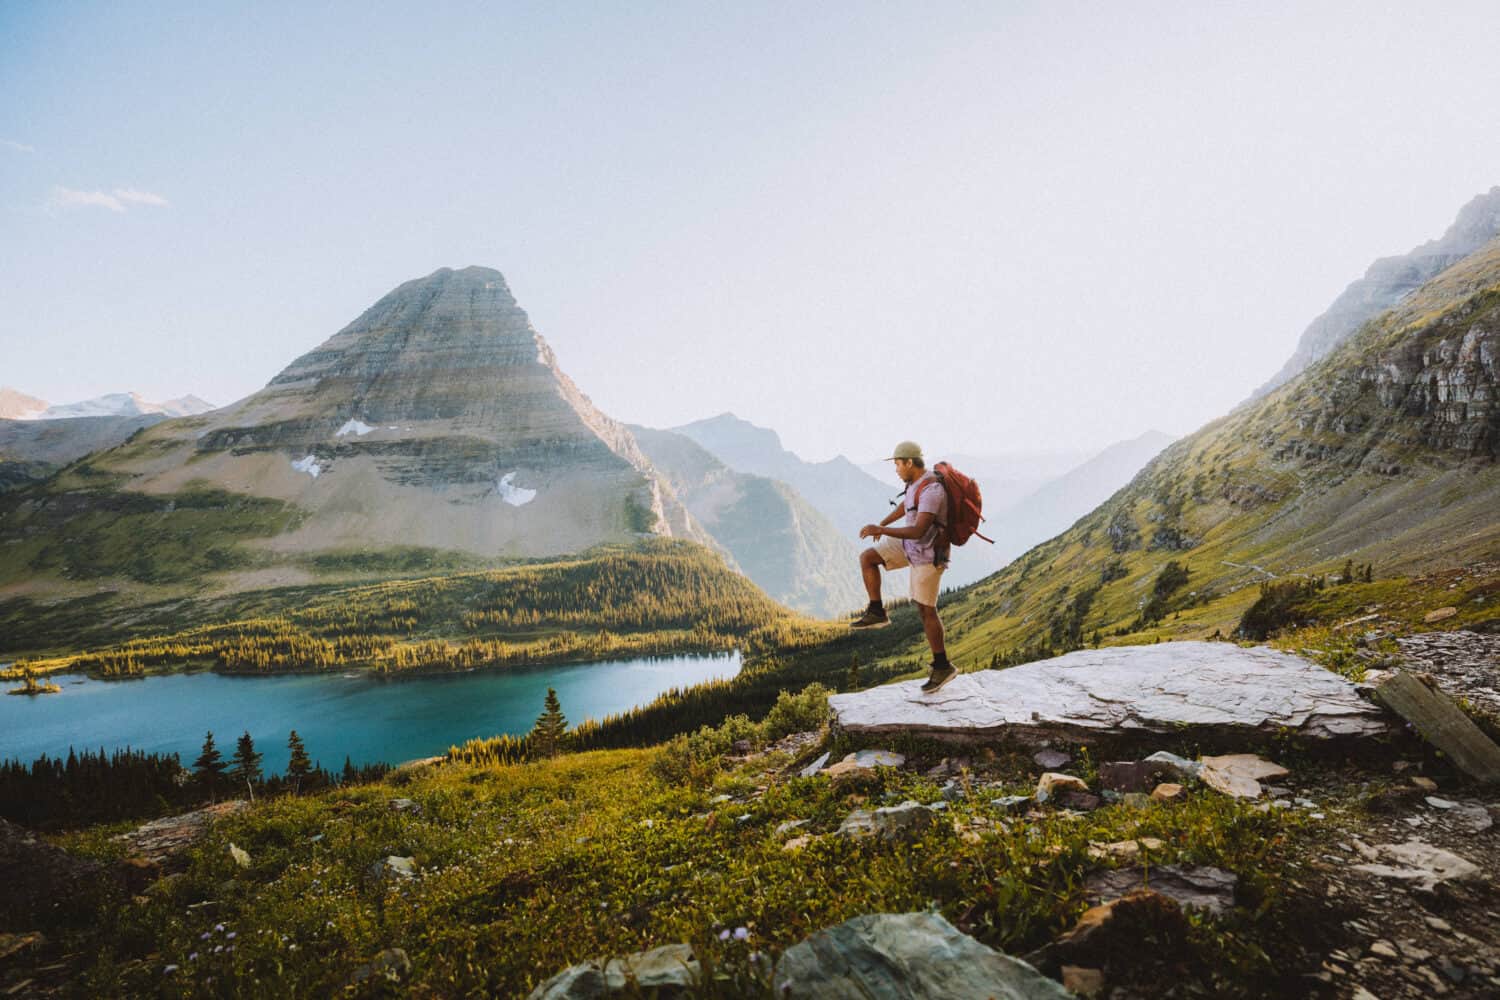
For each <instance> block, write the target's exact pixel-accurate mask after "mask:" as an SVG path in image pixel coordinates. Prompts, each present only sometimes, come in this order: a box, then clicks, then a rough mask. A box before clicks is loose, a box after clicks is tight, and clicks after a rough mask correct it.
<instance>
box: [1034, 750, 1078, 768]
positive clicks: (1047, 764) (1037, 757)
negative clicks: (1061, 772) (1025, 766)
mask: <svg viewBox="0 0 1500 1000" xmlns="http://www.w3.org/2000/svg"><path fill="white" fill-rule="evenodd" d="M1031 759H1032V760H1034V761H1036V766H1037V767H1039V768H1041V769H1042V770H1043V771H1056V770H1057V769H1058V768H1060V767H1067V766H1068V765H1069V764H1070V763H1072V762H1073V758H1072V757H1069V756H1068V755H1067V754H1065V753H1063V752H1062V751H1061V750H1042V751H1039V752H1038V753H1035V754H1033V755H1032V757H1031Z"/></svg>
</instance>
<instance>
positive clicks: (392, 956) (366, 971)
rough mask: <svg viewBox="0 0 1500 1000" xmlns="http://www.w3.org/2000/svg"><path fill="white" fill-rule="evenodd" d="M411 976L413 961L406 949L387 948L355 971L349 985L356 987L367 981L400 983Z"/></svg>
mask: <svg viewBox="0 0 1500 1000" xmlns="http://www.w3.org/2000/svg"><path fill="white" fill-rule="evenodd" d="M409 975H411V959H410V958H409V957H408V956H407V954H406V949H404V948H387V949H386V950H385V951H382V952H381V953H380V954H378V955H376V956H375V957H374V958H373V959H371V960H370V961H369V962H366V963H365V964H364V965H361V966H360V967H359V968H357V969H355V970H354V972H353V973H351V974H350V976H349V984H350V985H351V986H352V985H355V984H357V983H362V982H364V981H365V980H367V979H384V980H387V981H388V982H392V983H399V982H400V981H401V980H402V979H404V978H406V977H407V976H409Z"/></svg>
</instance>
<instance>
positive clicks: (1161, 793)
mask: <svg viewBox="0 0 1500 1000" xmlns="http://www.w3.org/2000/svg"><path fill="white" fill-rule="evenodd" d="M1151 798H1152V799H1153V800H1154V801H1156V802H1181V801H1182V800H1183V799H1185V798H1187V789H1185V788H1183V787H1182V786H1181V785H1178V784H1175V783H1173V782H1170V781H1164V782H1162V783H1161V784H1159V785H1157V786H1156V787H1155V788H1154V789H1152V790H1151Z"/></svg>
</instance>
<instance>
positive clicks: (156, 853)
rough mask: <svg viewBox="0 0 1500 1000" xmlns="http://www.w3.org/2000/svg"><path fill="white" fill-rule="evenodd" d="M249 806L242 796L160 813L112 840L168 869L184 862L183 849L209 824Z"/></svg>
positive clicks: (185, 854)
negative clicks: (189, 809) (175, 813)
mask: <svg viewBox="0 0 1500 1000" xmlns="http://www.w3.org/2000/svg"><path fill="white" fill-rule="evenodd" d="M248 808H250V803H249V802H246V801H245V800H244V799H231V800H229V801H227V802H220V803H217V804H216V805H211V806H206V807H204V808H202V809H195V810H193V811H192V812H188V813H182V814H181V815H178V816H164V817H162V818H161V819H154V820H152V821H151V822H149V823H146V824H145V825H143V826H138V827H136V828H135V829H134V830H130V831H128V832H126V833H121V834H116V835H115V836H114V837H113V838H112V839H113V840H115V841H116V842H118V843H120V844H123V845H124V846H125V850H126V851H127V853H129V854H132V855H134V856H136V857H141V858H145V859H146V860H148V861H152V862H155V863H156V864H158V865H161V866H162V867H163V868H165V869H168V870H174V869H177V868H180V867H182V866H184V865H185V864H186V856H187V853H186V852H187V849H188V848H189V847H191V846H192V845H193V844H194V843H196V842H197V841H198V839H199V838H200V837H202V836H203V834H204V833H206V832H207V831H208V828H209V826H210V824H212V823H214V822H216V821H217V820H221V819H224V818H225V817H227V816H233V815H234V814H235V813H237V812H240V811H241V810H243V809H248Z"/></svg>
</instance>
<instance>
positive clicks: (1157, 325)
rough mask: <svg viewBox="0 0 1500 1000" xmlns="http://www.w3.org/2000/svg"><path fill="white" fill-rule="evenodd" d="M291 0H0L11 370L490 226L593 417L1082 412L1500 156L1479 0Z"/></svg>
mask: <svg viewBox="0 0 1500 1000" xmlns="http://www.w3.org/2000/svg"><path fill="white" fill-rule="evenodd" d="M307 6H309V5H305V4H287V5H273V4H266V3H261V4H255V5H247V6H246V7H245V8H243V9H242V10H240V11H239V12H238V13H235V12H232V11H231V12H226V11H225V10H223V9H220V5H195V4H180V5H178V4H165V3H153V4H140V5H136V4H128V3H117V4H98V5H86V4H41V3H30V2H10V0H0V384H7V385H12V386H14V387H16V388H18V389H21V390H23V391H27V392H30V393H32V394H34V395H38V396H42V397H43V398H46V399H48V400H51V401H53V402H67V401H71V400H75V399H79V398H84V397H87V396H93V395H98V394H101V393H104V392H110V391H123V390H136V391H139V392H141V393H143V394H145V395H146V396H148V397H151V398H166V397H169V396H177V395H181V394H183V393H188V392H193V393H197V394H199V395H201V396H204V397H205V398H208V399H210V400H213V401H214V402H217V403H226V402H229V401H231V400H233V399H235V398H238V397H240V396H243V395H246V394H248V393H249V392H252V391H254V390H255V389H257V388H258V387H259V386H261V385H262V384H264V383H265V382H266V381H267V380H269V379H270V378H271V377H272V376H273V375H274V374H275V373H276V372H277V371H278V370H279V369H280V368H281V367H282V366H284V365H285V364H286V363H287V362H289V361H290V360H291V359H292V358H294V357H296V356H297V355H298V354H301V353H302V352H304V351H306V350H307V349H309V348H311V347H313V346H315V345H316V344H318V343H319V342H321V341H322V340H323V339H325V338H326V337H328V336H329V335H331V334H332V333H334V332H335V331H336V330H337V329H338V328H339V327H341V326H343V325H344V324H345V323H347V322H348V321H349V320H351V319H353V318H354V317H355V316H356V315H358V314H359V313H360V312H361V311H362V310H363V309H364V308H365V307H366V306H368V305H369V304H370V303H372V302H373V301H374V300H375V299H376V298H378V297H379V296H380V295H382V294H384V293H385V292H386V291H388V290H389V289H390V288H392V287H394V286H395V285H397V284H399V283H400V282H402V281H405V280H407V279H410V278H413V277H417V276H420V275H424V274H427V273H429V272H431V271H432V270H434V269H436V268H438V267H442V266H453V267H462V266H465V265H469V264H482V265H486V266H490V267H495V268H498V269H499V270H501V271H503V272H504V273H505V275H506V277H507V278H508V279H509V281H510V284H511V287H512V289H513V290H514V292H515V293H516V296H517V297H518V298H519V300H520V302H521V304H522V305H523V306H524V307H525V308H526V309H527V311H528V312H529V313H530V314H531V317H532V321H533V322H534V323H535V324H536V326H537V328H538V329H539V330H540V331H541V332H542V334H543V335H544V336H546V337H547V339H548V340H549V341H550V342H551V343H552V344H553V346H554V348H555V349H556V351H557V353H558V356H559V359H560V361H561V363H562V365H563V367H564V369H565V370H567V371H568V372H569V374H571V375H572V376H573V377H574V379H575V380H576V381H577V382H578V383H579V385H580V386H581V387H582V388H583V389H584V391H585V392H588V393H589V394H590V395H592V396H593V398H594V400H595V402H597V403H598V404H599V405H600V406H601V407H602V408H603V409H604V410H605V411H606V412H608V413H610V414H611V415H613V416H616V417H619V418H620V419H623V420H629V421H634V422H640V423H646V424H652V425H656V426H667V425H671V424H676V423H681V422H686V421H689V420H693V419H696V418H700V417H704V416H709V415H712V414H714V413H717V412H720V411H722V410H726V409H728V410H733V411H734V412H736V413H738V414H740V415H741V416H743V417H746V418H748V419H751V420H753V421H755V422H757V423H760V424H764V425H768V426H772V427H774V428H776V429H777V430H778V431H780V432H781V434H782V436H783V439H784V440H785V441H786V442H787V443H788V445H789V446H791V447H793V448H794V449H796V450H797V451H799V452H800V453H802V454H803V455H804V456H806V457H810V458H823V457H827V456H829V455H831V454H833V453H835V452H843V453H846V454H848V455H850V456H851V457H854V458H856V459H862V458H868V457H872V456H876V455H880V454H885V453H888V452H887V451H886V449H888V447H889V445H890V443H892V442H893V441H894V440H896V439H899V438H905V437H915V438H918V439H919V440H921V441H923V442H924V443H925V444H927V446H928V448H929V450H931V451H934V452H953V451H966V452H979V453H986V452H991V453H992V452H1001V451H1013V450H1021V449H1029V448H1053V447H1058V448H1062V447H1087V446H1093V445H1103V444H1105V443H1107V442H1109V441H1113V440H1117V439H1119V438H1123V437H1130V436H1134V435H1135V434H1137V433H1139V432H1141V431H1143V430H1145V429H1147V428H1149V427H1159V428H1162V429H1164V430H1168V431H1174V432H1179V433H1181V432H1185V431H1188V430H1191V429H1193V428H1194V427H1196V426H1198V425H1199V424H1201V423H1202V422H1204V421H1205V420H1208V419H1211V418H1212V417H1214V416H1216V415H1218V414H1220V413H1222V412H1224V411H1225V410H1227V409H1228V408H1229V407H1230V406H1232V405H1233V404H1234V403H1235V402H1237V401H1238V400H1240V399H1241V398H1243V397H1244V396H1245V395H1246V394H1247V393H1248V392H1249V391H1250V390H1251V389H1253V388H1254V387H1255V386H1256V385H1258V384H1260V383H1261V382H1262V381H1264V380H1265V379H1266V378H1267V377H1268V376H1270V375H1271V374H1272V373H1273V372H1274V371H1275V370H1276V369H1277V368H1278V367H1279V366H1280V364H1281V362H1282V361H1283V360H1284V359H1285V357H1286V356H1287V355H1288V354H1289V353H1290V352H1291V350H1292V347H1293V345H1294V343H1295V340H1296V337H1297V334H1298V333H1299V332H1300V331H1301V329H1302V327H1303V326H1305V325H1306V323H1307V322H1308V321H1309V320H1310V319H1311V318H1312V317H1313V316H1314V315H1316V314H1317V313H1318V312H1320V311H1322V309H1323V308H1324V307H1325V306H1326V305H1327V304H1328V303H1329V302H1330V301H1332V299H1333V298H1334V297H1335V296H1336V295H1337V294H1338V292H1339V291H1340V290H1341V289H1342V288H1343V286H1344V285H1345V284H1346V283H1347V282H1348V281H1350V280H1352V279H1354V278H1356V277H1358V276H1359V275H1360V274H1361V273H1362V272H1363V270H1364V268H1365V267H1366V265H1368V264H1369V262H1370V261H1371V260H1372V259H1373V258H1374V257H1376V256H1379V255H1386V254H1392V253H1404V252H1405V251H1407V250H1408V249H1410V248H1411V247H1412V246H1413V245H1415V244H1417V243H1420V242H1422V241H1423V240H1425V239H1428V238H1431V237H1435V236H1437V235H1438V234H1439V233H1441V231H1442V230H1443V229H1444V228H1445V227H1446V226H1447V224H1448V223H1449V222H1450V221H1451V219H1452V217H1453V215H1454V214H1455V213H1456V211H1457V210H1458V208H1459V206H1460V205H1461V204H1463V203H1464V202H1465V201H1467V200H1468V199H1469V198H1471V197H1472V196H1473V195H1475V194H1477V193H1480V192H1481V191H1484V190H1487V189H1488V188H1489V187H1491V186H1492V185H1494V184H1497V183H1500V130H1497V128H1496V122H1497V121H1500V119H1497V115H1496V110H1495V109H1496V108H1497V107H1500V71H1497V63H1496V62H1495V60H1494V58H1493V51H1492V50H1493V40H1494V39H1495V38H1496V37H1497V34H1500V32H1497V29H1500V8H1497V7H1496V6H1495V5H1494V4H1493V3H1462V4H1457V3H1456V4H1442V3H1437V4H1424V5H1420V6H1419V5H1415V4H1403V5H1381V4H1377V3H1368V2H1365V3H1347V4H1343V3H1341V4H1333V3H1327V4H1291V3H1289V4H1255V5H1249V4H1238V3H1236V4H1207V3H1182V4H1158V3H1132V4H1103V3H1099V4H1062V3H1039V4H1021V3H984V4H923V5H915V4H910V5H901V6H897V5H887V4H875V3H868V4H839V3H831V4H817V5H809V4H704V3H684V4H635V5H630V6H629V7H626V6H625V5H623V4H593V5H583V4H575V5H559V4H473V5H459V4H432V5H422V6H418V5H409V6H394V5H372V4H368V3H359V4H348V5H314V6H316V8H317V9H316V10H314V11H308V10H306V9H305V8H306V7H307ZM1305 7H1312V8H1315V9H1314V10H1311V11H1308V10H1304V9H1303V8H1305Z"/></svg>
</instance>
